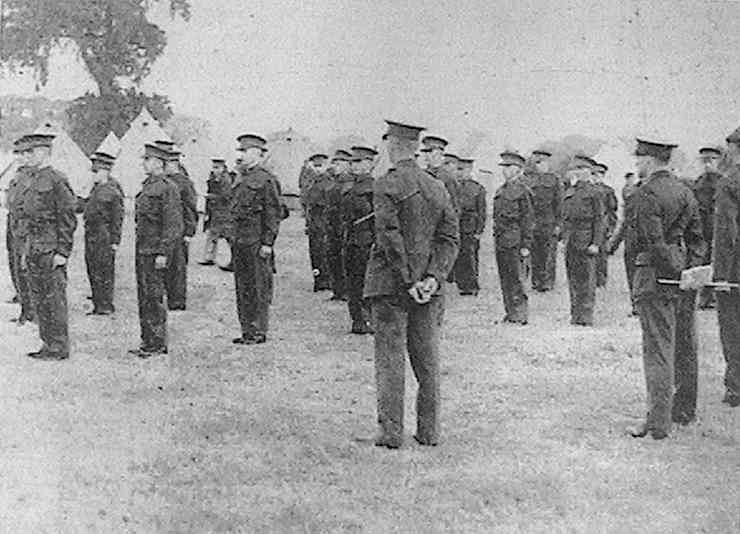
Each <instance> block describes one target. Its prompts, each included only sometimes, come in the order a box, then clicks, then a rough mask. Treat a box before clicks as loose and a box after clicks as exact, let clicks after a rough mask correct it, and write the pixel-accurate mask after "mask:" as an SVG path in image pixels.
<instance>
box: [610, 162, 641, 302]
mask: <svg viewBox="0 0 740 534" xmlns="http://www.w3.org/2000/svg"><path fill="white" fill-rule="evenodd" d="M638 186H639V182H638V181H637V177H636V176H635V173H633V172H628V173H627V174H625V175H624V186H623V187H622V206H623V207H622V220H621V221H619V224H618V225H617V228H616V230H615V232H614V235H612V237H611V238H610V239H609V241H608V243H607V251H606V252H607V254H614V253H615V252H616V251H617V249H618V248H619V244H620V243H622V241H624V253H623V259H624V272H625V276H626V277H627V287H628V288H629V292H630V301H631V302H632V312H631V313H632V315H637V309H636V308H635V302H634V299H633V298H632V279H633V278H634V275H635V258H636V257H637V253H636V252H635V240H634V238H633V236H632V233H631V232H630V225H629V221H630V219H631V216H632V215H631V214H632V210H633V204H634V198H635V197H634V193H635V190H636V189H637V187H638Z"/></svg>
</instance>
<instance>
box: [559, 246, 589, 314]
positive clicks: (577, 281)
mask: <svg viewBox="0 0 740 534" xmlns="http://www.w3.org/2000/svg"><path fill="white" fill-rule="evenodd" d="M565 269H566V271H567V273H568V290H569V293H570V321H571V323H573V324H580V325H587V326H588V325H592V324H593V322H594V303H595V301H596V257H595V256H591V255H589V254H587V253H586V251H585V250H579V249H575V248H573V247H568V248H566V251H565Z"/></svg>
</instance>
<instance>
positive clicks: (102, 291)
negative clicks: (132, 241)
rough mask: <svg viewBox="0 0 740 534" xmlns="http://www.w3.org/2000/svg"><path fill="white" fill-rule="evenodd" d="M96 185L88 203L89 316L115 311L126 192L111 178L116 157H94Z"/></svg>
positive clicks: (85, 209)
mask: <svg viewBox="0 0 740 534" xmlns="http://www.w3.org/2000/svg"><path fill="white" fill-rule="evenodd" d="M91 160H92V172H93V180H94V185H93V187H92V190H91V191H90V196H89V197H88V198H87V200H86V201H85V208H84V212H83V215H82V217H83V220H84V223H85V266H86V267H87V278H88V280H89V281H90V289H91V291H92V302H93V309H92V310H91V311H90V312H88V315H110V314H112V313H113V312H114V311H115V306H114V305H113V293H114V288H115V278H116V250H118V245H120V243H121V226H122V225H123V189H121V185H120V184H119V183H118V182H117V181H116V180H115V179H114V178H113V177H112V176H111V175H110V171H111V169H112V168H113V164H114V162H115V158H114V157H113V156H111V155H110V154H104V153H102V152H96V153H95V154H93V156H92V158H91Z"/></svg>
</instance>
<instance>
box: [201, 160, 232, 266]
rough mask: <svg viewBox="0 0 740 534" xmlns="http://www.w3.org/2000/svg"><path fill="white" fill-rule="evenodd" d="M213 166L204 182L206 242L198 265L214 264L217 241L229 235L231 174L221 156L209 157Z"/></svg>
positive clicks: (227, 237) (226, 238)
mask: <svg viewBox="0 0 740 534" xmlns="http://www.w3.org/2000/svg"><path fill="white" fill-rule="evenodd" d="M211 163H212V165H213V168H212V169H211V174H210V176H209V177H208V181H207V182H206V187H207V189H206V190H207V193H206V214H205V219H204V221H203V227H204V229H205V231H206V244H205V250H204V251H203V261H200V262H198V263H199V264H200V265H214V264H215V260H216V252H217V251H218V242H219V240H220V239H225V240H226V241H227V242H228V240H229V238H230V237H231V221H230V219H229V194H230V193H231V174H229V170H228V169H227V168H226V160H225V159H223V158H213V159H211Z"/></svg>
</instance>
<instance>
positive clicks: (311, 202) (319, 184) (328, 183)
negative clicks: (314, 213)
mask: <svg viewBox="0 0 740 534" xmlns="http://www.w3.org/2000/svg"><path fill="white" fill-rule="evenodd" d="M332 187H333V182H332V177H331V175H330V174H329V173H328V172H323V173H321V174H319V175H317V176H315V177H314V180H313V182H312V183H311V186H310V187H308V189H307V190H306V198H305V200H306V205H307V206H308V207H309V208H316V207H322V208H325V207H326V206H327V205H328V203H329V190H330V189H331V188H332Z"/></svg>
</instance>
